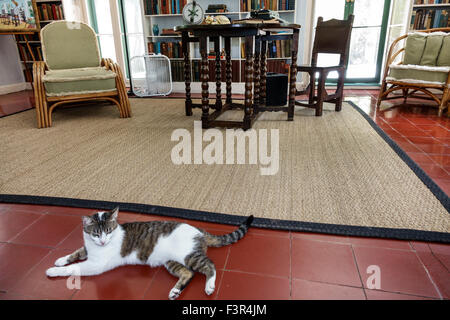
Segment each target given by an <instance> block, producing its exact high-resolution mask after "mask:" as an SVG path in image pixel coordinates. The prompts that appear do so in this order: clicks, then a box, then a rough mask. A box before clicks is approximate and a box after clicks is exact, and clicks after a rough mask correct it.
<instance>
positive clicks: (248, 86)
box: [175, 24, 300, 130]
mask: <svg viewBox="0 0 450 320" xmlns="http://www.w3.org/2000/svg"><path fill="white" fill-rule="evenodd" d="M286 29H288V30H292V33H291V34H283V33H281V34H271V32H274V31H277V30H286ZM299 29H300V26H299V25H296V24H229V25H186V26H178V27H175V30H176V31H179V32H181V33H182V51H183V55H184V62H185V69H184V74H185V88H186V101H185V107H186V115H187V116H191V115H192V108H197V107H201V109H202V117H201V119H202V127H203V128H205V129H206V128H211V127H225V128H242V129H244V130H247V129H250V128H251V127H252V125H253V123H254V121H255V120H256V119H257V117H258V115H259V114H260V113H261V112H264V111H285V112H287V113H288V120H293V116H294V103H295V80H296V74H297V68H296V60H297V47H298V35H299ZM191 35H192V36H191ZM232 37H240V38H244V39H245V40H244V43H245V44H244V47H245V64H244V79H245V96H244V104H239V103H234V102H233V101H232V86H231V84H232V83H231V80H232V68H231V38H232ZM220 38H224V43H225V79H226V99H225V104H223V105H222V92H221V84H222V83H221V60H220V59H221V58H220ZM208 39H209V40H210V41H212V42H213V43H214V51H215V62H216V64H215V74H216V77H215V78H216V102H215V104H213V105H211V104H210V102H209V83H208V82H209V80H210V79H209V74H210V73H209V61H208ZM273 40H289V41H292V52H291V68H290V74H289V77H290V83H289V104H288V106H287V107H277V108H272V107H266V106H265V103H266V71H267V56H266V54H267V42H268V41H273ZM191 42H199V43H200V56H201V63H200V65H201V67H200V81H201V87H202V103H201V104H194V103H192V99H191V86H190V85H191V66H190V60H189V59H190V57H189V44H190V43H191ZM210 108H212V109H215V111H214V112H213V113H211V114H210V112H209V111H210ZM236 108H239V109H243V111H244V117H243V120H242V121H228V120H217V118H219V117H220V116H221V115H222V114H223V113H224V112H226V111H227V110H231V109H236Z"/></svg>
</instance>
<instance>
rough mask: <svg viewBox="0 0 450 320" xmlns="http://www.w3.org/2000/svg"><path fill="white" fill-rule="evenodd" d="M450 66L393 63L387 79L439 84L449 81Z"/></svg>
mask: <svg viewBox="0 0 450 320" xmlns="http://www.w3.org/2000/svg"><path fill="white" fill-rule="evenodd" d="M449 71H450V67H428V66H418V65H391V66H390V68H389V75H388V77H386V80H397V81H402V82H408V83H418V84H439V85H443V84H445V83H446V81H447V77H448V73H449Z"/></svg>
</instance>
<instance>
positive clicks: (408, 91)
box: [377, 28, 450, 116]
mask: <svg viewBox="0 0 450 320" xmlns="http://www.w3.org/2000/svg"><path fill="white" fill-rule="evenodd" d="M420 33H423V34H427V35H428V37H430V36H432V35H437V36H442V37H443V39H444V40H442V44H441V45H440V49H439V51H438V52H437V53H436V54H437V56H436V57H432V58H433V59H434V58H436V59H437V61H438V62H439V58H441V57H443V55H445V58H442V59H440V60H441V62H440V63H437V64H435V65H433V64H431V63H429V62H428V63H427V64H424V63H419V64H411V63H408V61H406V62H405V57H403V59H402V61H400V62H398V63H396V62H395V61H396V60H397V58H398V57H399V55H400V54H403V55H404V56H406V54H407V53H408V52H407V41H408V37H409V36H411V35H417V34H420ZM424 37H425V36H424ZM402 40H405V41H404V42H405V46H403V47H400V48H399V44H400V43H401V41H402ZM414 49H415V50H414V51H416V52H415V54H416V55H418V56H420V54H422V58H421V62H423V59H424V58H423V57H424V55H425V49H426V41H425V47H424V49H423V51H422V52H423V53H418V51H420V50H417V49H416V48H414ZM410 50H411V49H410ZM408 51H409V50H408ZM429 51H431V50H429ZM449 57H450V28H435V29H428V30H420V32H416V33H410V34H405V35H403V36H401V37H399V38H397V39H396V40H395V41H394V42H393V43H392V44H391V46H390V48H389V51H388V55H387V57H386V65H385V68H384V75H383V80H382V84H381V89H380V92H379V95H378V101H377V105H378V106H380V105H381V102H382V101H384V100H390V99H398V98H403V99H404V102H406V101H407V99H408V98H417V99H425V100H431V101H434V102H436V103H437V105H438V108H439V109H438V115H439V116H442V113H443V111H444V109H445V108H447V107H448V103H449V98H450V64H449V61H450V60H449ZM428 60H430V59H428ZM398 70H400V71H401V72H403V76H402V73H401V72H399V71H398ZM410 70H415V71H416V72H419V71H420V72H422V75H420V74H417V76H410V75H411V74H412V72H411V71H410ZM408 71H409V74H408V76H406V75H407V73H406V72H408ZM395 72H397V73H395ZM433 74H434V76H433ZM395 91H400V95H399V94H392V95H390V94H391V93H393V92H395ZM420 92H421V93H422V94H418V93H420Z"/></svg>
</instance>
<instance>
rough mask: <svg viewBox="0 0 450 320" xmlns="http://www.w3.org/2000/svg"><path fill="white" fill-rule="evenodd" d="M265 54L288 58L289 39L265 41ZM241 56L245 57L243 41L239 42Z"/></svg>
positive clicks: (289, 49)
mask: <svg viewBox="0 0 450 320" xmlns="http://www.w3.org/2000/svg"><path fill="white" fill-rule="evenodd" d="M267 56H268V57H269V58H286V57H287V58H289V57H290V56H291V41H289V40H274V41H269V42H268V43H267ZM241 57H242V58H244V57H245V43H241Z"/></svg>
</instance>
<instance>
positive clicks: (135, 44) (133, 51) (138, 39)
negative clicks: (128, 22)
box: [127, 34, 145, 59]
mask: <svg viewBox="0 0 450 320" xmlns="http://www.w3.org/2000/svg"><path fill="white" fill-rule="evenodd" d="M127 38H128V55H129V58H130V59H131V58H132V57H135V56H142V55H144V54H145V47H144V36H143V35H134V34H132V35H130V34H129V35H128V36H127Z"/></svg>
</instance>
